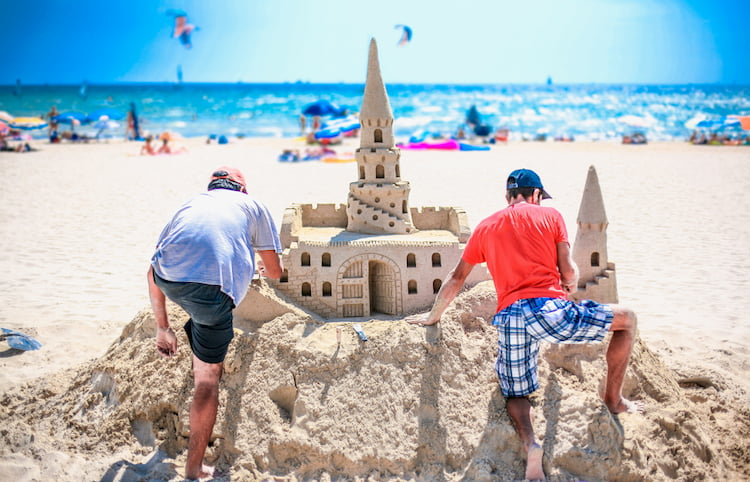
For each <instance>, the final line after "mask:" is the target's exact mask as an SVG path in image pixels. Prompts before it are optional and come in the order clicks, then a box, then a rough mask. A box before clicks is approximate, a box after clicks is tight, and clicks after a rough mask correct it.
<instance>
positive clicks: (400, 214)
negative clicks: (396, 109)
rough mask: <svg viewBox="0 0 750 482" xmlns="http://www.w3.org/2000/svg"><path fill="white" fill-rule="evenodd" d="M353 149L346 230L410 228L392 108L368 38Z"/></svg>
mask: <svg viewBox="0 0 750 482" xmlns="http://www.w3.org/2000/svg"><path fill="white" fill-rule="evenodd" d="M359 121H360V124H361V125H362V130H361V132H360V144H359V146H360V147H359V149H357V151H356V152H355V158H356V160H357V172H358V174H359V180H358V181H357V182H353V183H351V184H350V185H349V198H348V200H347V203H346V214H347V227H346V230H347V231H351V232H356V233H365V234H410V233H414V232H416V231H417V230H416V228H415V227H414V225H413V224H412V221H411V213H410V210H409V191H410V187H409V182H408V181H402V180H401V166H400V164H399V159H400V158H401V150H400V149H398V148H397V147H395V140H394V137H393V111H392V110H391V103H390V101H389V100H388V93H387V92H386V90H385V84H384V83H383V78H382V76H381V75H380V63H379V62H378V47H377V45H376V43H375V39H372V40H371V41H370V55H369V58H368V62H367V82H366V84H365V93H364V97H363V99H362V108H361V109H360V114H359Z"/></svg>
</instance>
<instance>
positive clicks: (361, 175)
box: [359, 166, 365, 179]
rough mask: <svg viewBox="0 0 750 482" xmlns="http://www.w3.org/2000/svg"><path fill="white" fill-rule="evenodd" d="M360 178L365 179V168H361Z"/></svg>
mask: <svg viewBox="0 0 750 482" xmlns="http://www.w3.org/2000/svg"><path fill="white" fill-rule="evenodd" d="M359 178H360V179H364V178H365V166H359Z"/></svg>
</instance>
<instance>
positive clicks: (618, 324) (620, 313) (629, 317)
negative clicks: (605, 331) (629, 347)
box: [611, 305, 638, 333]
mask: <svg viewBox="0 0 750 482" xmlns="http://www.w3.org/2000/svg"><path fill="white" fill-rule="evenodd" d="M611 308H612V313H613V315H614V316H613V318H612V328H611V330H612V331H628V332H631V333H635V330H636V328H637V326H638V317H637V316H636V314H635V311H633V310H631V309H630V308H627V307H625V306H620V305H611Z"/></svg>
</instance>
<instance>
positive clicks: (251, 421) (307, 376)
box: [0, 139, 750, 481]
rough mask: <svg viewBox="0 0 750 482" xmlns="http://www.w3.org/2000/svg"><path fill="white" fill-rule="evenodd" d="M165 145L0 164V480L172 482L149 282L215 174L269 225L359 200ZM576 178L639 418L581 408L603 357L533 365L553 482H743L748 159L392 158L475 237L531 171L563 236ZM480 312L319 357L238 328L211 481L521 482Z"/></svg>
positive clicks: (670, 148) (180, 406) (395, 324)
mask: <svg viewBox="0 0 750 482" xmlns="http://www.w3.org/2000/svg"><path fill="white" fill-rule="evenodd" d="M181 143H182V144H183V145H185V146H187V148H188V152H187V153H184V154H180V155H172V156H139V155H137V154H138V152H139V150H140V144H139V143H134V142H130V143H128V142H123V141H117V140H113V141H111V142H109V143H101V144H87V145H84V144H82V145H51V144H47V143H41V142H37V143H36V144H35V147H38V149H39V150H38V151H36V152H30V153H24V154H15V153H0V173H1V174H2V176H3V179H4V180H5V186H4V188H3V191H2V194H0V197H1V198H2V202H0V219H2V222H1V223H0V239H2V247H3V253H4V256H3V257H2V259H0V270H2V273H3V276H4V281H5V283H4V284H5V287H4V289H3V290H2V291H0V326H2V327H7V328H12V329H16V330H19V331H22V332H24V333H27V334H29V335H32V336H34V337H35V338H36V339H38V340H39V341H40V342H41V343H42V344H43V345H44V346H43V348H42V349H41V350H39V351H35V352H25V353H19V352H17V351H14V350H10V349H7V346H6V345H5V344H2V345H0V366H1V367H2V370H0V400H2V404H0V405H2V408H0V414H2V416H3V419H4V420H5V421H7V424H6V423H5V422H4V425H6V428H5V430H3V434H2V436H0V445H1V446H0V455H1V456H2V457H4V458H5V460H6V463H5V464H3V465H4V467H3V468H0V479H2V480H17V481H20V480H49V479H51V478H57V479H59V480H135V479H136V478H137V477H141V478H142V479H146V480H180V477H179V473H180V468H179V467H180V464H184V455H185V454H184V451H183V449H184V441H183V438H184V437H182V438H181V436H180V434H182V433H183V432H185V431H186V430H187V429H186V428H185V426H186V424H187V412H186V410H187V407H189V403H188V402H189V396H190V389H191V387H192V384H191V380H190V377H189V369H188V367H189V359H188V357H187V355H186V353H184V349H185V346H184V343H183V345H182V347H181V348H182V350H183V351H182V352H181V356H180V357H177V358H176V359H174V360H170V361H168V362H162V361H161V360H160V359H158V358H156V355H155V352H154V350H152V349H151V345H152V342H153V340H152V339H150V338H149V337H152V336H153V333H152V331H149V330H150V329H151V328H150V327H152V326H153V321H152V318H149V316H150V314H149V311H148V309H147V306H148V296H147V291H146V283H145V273H146V270H147V267H148V262H149V258H150V256H151V254H152V249H153V246H154V244H155V242H156V239H157V237H158V234H159V232H160V231H161V229H162V227H163V226H164V224H165V223H166V222H167V221H168V220H169V218H170V217H171V215H172V213H173V212H174V210H175V209H176V208H177V207H178V206H179V205H180V204H181V203H182V202H183V201H185V200H187V199H188V198H189V197H191V196H192V195H193V194H195V193H197V192H199V191H201V190H204V189H205V187H206V184H207V181H208V176H209V174H210V172H211V170H212V169H214V168H216V167H218V166H221V165H232V166H236V167H238V168H240V169H241V170H242V171H243V172H244V173H245V177H246V178H247V181H248V191H249V192H251V193H252V194H253V195H255V196H256V197H257V198H259V199H260V200H262V201H263V202H265V203H266V204H267V205H268V207H269V208H270V210H271V212H272V213H273V214H274V216H275V219H276V221H277V223H278V224H279V225H280V223H281V218H282V215H283V212H284V209H285V208H286V207H288V206H289V205H290V204H292V203H295V202H305V203H316V202H319V203H324V202H325V203H331V202H332V203H345V202H346V196H347V192H348V185H349V182H352V181H354V180H356V168H355V166H356V165H355V164H354V163H322V162H299V163H281V162H278V161H277V156H278V155H279V154H280V153H281V151H282V150H283V149H289V148H298V149H304V147H305V146H304V145H303V144H302V143H301V142H299V141H295V140H293V139H240V140H233V142H232V143H230V144H227V145H206V144H205V142H204V139H186V140H183V141H182V142H181ZM357 146H358V140H356V139H355V140H347V143H346V144H345V145H343V146H338V147H337V149H338V150H339V152H341V153H347V152H353V151H354V150H355V149H356V147H357ZM591 165H594V166H595V167H596V169H597V172H598V176H599V180H600V184H601V187H602V193H603V196H604V202H605V207H606V211H607V217H608V219H609V228H608V240H609V258H610V260H611V261H614V263H615V264H616V268H617V285H618V291H619V298H620V302H621V303H622V304H625V305H628V306H631V307H632V308H634V309H635V311H636V312H637V313H638V316H639V329H640V337H641V341H640V342H639V344H638V347H637V349H636V352H635V354H634V368H633V373H632V374H631V375H629V380H630V382H629V385H628V386H629V387H630V388H629V389H630V391H631V392H632V394H633V395H635V397H636V398H639V397H640V398H642V399H644V400H645V401H646V405H647V410H648V412H647V414H646V415H644V416H641V417H635V416H630V417H623V419H624V420H621V421H618V422H617V423H616V424H614V425H613V423H612V422H611V417H609V415H608V413H602V411H601V405H600V403H599V402H598V400H597V396H596V390H597V384H598V380H597V379H596V378H595V376H599V374H601V373H603V356H593V355H598V354H599V353H598V352H597V351H593V352H592V351H586V350H581V351H577V352H573V354H574V355H575V356H576V357H578V358H579V359H580V360H583V361H582V362H581V361H580V360H579V363H578V364H577V365H576V366H575V367H571V366H569V364H568V362H566V361H565V360H567V358H566V356H565V355H561V354H559V353H557V352H556V351H555V350H548V352H547V354H546V355H545V360H546V361H545V362H544V364H543V365H542V368H543V371H544V374H543V376H544V377H545V378H546V379H549V381H548V382H545V385H544V386H543V389H542V390H540V391H539V392H538V402H537V403H538V404H539V405H540V406H543V407H546V408H544V410H538V411H539V412H540V413H543V416H542V417H541V420H537V421H536V423H537V424H538V425H539V429H538V433H539V434H540V436H544V437H545V444H547V445H545V452H546V453H547V454H548V455H546V456H545V457H546V458H545V466H546V468H547V470H548V473H549V474H550V479H552V480H571V479H578V478H582V479H585V480H615V479H617V480H644V479H650V480H667V479H674V480H698V479H717V478H725V479H726V480H738V479H742V478H745V479H747V478H750V450H749V449H748V447H747V437H748V436H750V411H749V410H748V408H747V407H748V402H750V381H748V378H747V376H746V373H747V372H748V370H750V324H749V323H747V315H746V314H745V310H746V309H747V308H750V279H749V278H748V276H747V272H748V270H750V222H748V215H749V214H750V147H747V146H693V145H689V144H687V143H678V142H665V143H650V144H647V145H621V144H617V143H610V142H599V143H588V142H586V143H584V142H573V143H558V142H545V143H539V142H511V143H509V144H508V145H497V146H493V148H492V149H491V150H490V151H488V152H461V151H452V152H443V151H406V150H404V151H402V154H401V173H402V178H403V179H405V180H408V181H409V182H410V183H411V196H410V205H411V206H412V207H420V206H460V207H463V208H464V209H465V210H466V212H467V213H468V216H469V219H470V223H471V225H472V226H474V225H476V223H478V222H479V221H480V220H481V219H482V218H484V217H485V216H487V215H489V214H491V213H492V212H494V211H496V210H497V209H500V208H502V207H503V206H504V199H503V188H504V187H503V182H504V179H505V177H506V176H507V174H508V173H509V172H510V171H511V170H513V169H516V168H519V167H526V168H530V169H534V170H535V171H537V172H538V173H539V174H540V175H541V177H542V179H543V181H544V184H545V187H546V188H547V190H548V191H549V192H550V194H551V195H552V196H553V199H552V200H550V201H548V202H546V203H547V205H550V206H554V207H556V208H557V209H559V210H560V211H561V212H562V214H563V216H564V218H565V220H566V223H567V225H568V230H569V234H570V237H571V239H575V232H576V224H575V222H576V215H577V212H578V207H579V203H580V200H581V194H582V189H583V185H584V182H585V179H586V173H587V170H588V168H589V166H591ZM491 298H492V293H491V290H489V289H488V288H487V287H486V286H484V287H482V286H480V287H478V288H476V289H474V290H471V291H468V292H466V293H464V295H463V297H462V298H460V299H459V301H458V302H457V304H456V306H455V308H454V309H453V310H452V311H451V312H450V313H448V314H447V315H446V317H445V319H444V320H443V323H441V328H440V330H439V331H438V330H435V331H431V330H427V331H425V330H416V329H414V328H412V327H409V326H406V325H405V324H404V323H402V322H400V321H378V322H370V323H371V326H370V327H369V330H370V331H371V333H372V335H371V338H373V339H374V342H373V343H372V344H371V345H368V347H367V350H364V349H363V348H362V347H361V346H359V345H357V342H356V340H355V338H354V336H353V334H351V333H348V332H347V337H346V340H345V344H344V346H343V347H342V348H341V352H339V351H338V350H337V349H336V346H335V341H333V340H334V339H335V337H334V335H333V328H332V327H331V326H327V325H321V324H319V323H316V322H315V321H314V320H310V319H309V318H308V317H305V316H304V314H298V313H288V314H286V315H284V316H282V317H279V318H277V319H276V320H273V322H270V323H267V324H249V325H247V326H244V331H245V332H246V333H248V336H247V337H238V338H236V339H235V340H236V341H235V342H234V343H233V348H231V350H233V351H232V352H231V353H230V355H231V356H230V359H231V360H230V361H231V363H229V364H228V369H227V376H226V377H225V380H224V381H223V382H222V383H223V387H224V388H223V389H222V405H221V407H220V410H219V411H220V420H219V421H218V422H217V428H216V430H215V431H216V432H217V433H219V434H220V435H219V436H218V437H217V442H216V443H215V444H213V445H212V447H211V448H210V449H211V450H210V452H211V454H212V455H213V456H214V457H215V458H216V460H217V464H218V465H219V467H221V468H223V469H224V470H225V473H227V474H228V475H226V477H227V478H226V479H222V480H230V479H231V480H246V479H248V480H250V479H255V478H262V477H270V476H271V475H274V476H276V477H279V478H281V480H294V479H310V478H314V479H319V480H330V479H334V478H337V477H341V478H344V479H352V480H354V479H358V480H366V479H367V480H378V479H385V478H391V479H400V480H441V479H442V480H461V479H462V477H463V478H464V479H465V480H510V479H513V478H522V476H523V471H522V470H521V467H522V461H519V460H517V459H518V458H519V457H520V455H519V454H520V453H521V451H520V445H519V444H518V443H517V441H515V439H514V433H513V429H512V426H511V425H510V424H509V422H508V419H507V416H506V415H505V413H504V409H503V407H504V402H503V400H502V397H501V396H499V393H498V392H497V391H496V386H495V385H496V383H494V379H493V377H494V372H493V370H492V366H491V362H492V359H493V357H494V350H495V346H496V345H495V339H494V337H495V335H494V330H493V329H492V327H491V326H489V324H488V323H481V322H477V321H476V317H479V318H481V319H484V320H485V321H488V317H491V315H492V313H491V311H492V307H493V303H492V300H491ZM142 310H144V311H142ZM467 313H468V315H473V317H474V318H472V316H467ZM470 318H471V319H470ZM149 323H151V324H149ZM349 335H351V336H349ZM399 343H401V344H402V345H403V346H404V347H407V348H411V349H413V350H412V351H409V350H408V349H406V348H404V349H403V350H399V349H397V347H398V346H399ZM430 346H433V347H439V349H437V348H435V349H434V350H433V349H431V348H429V347H430ZM334 352H335V354H334ZM436 357H437V359H436ZM440 363H444V366H445V373H439V372H437V371H436V369H435V368H436V366H437V365H439V364H440ZM436 364H437V365H436ZM326 366H328V367H329V368H330V367H331V366H333V368H331V370H332V371H331V372H330V373H329V374H327V375H325V374H323V373H320V372H322V371H324V368H325V367H326ZM250 367H252V369H251V368H250ZM274 370H275V372H274ZM290 372H291V373H292V375H291V376H290ZM355 372H356V373H355ZM271 373H277V375H269V374H271ZM101 374H106V377H104V376H103V375H101ZM357 374H359V375H358V376H357ZM449 375H450V376H449ZM326 376H328V377H330V378H325V377H326ZM453 376H455V378H453V380H454V381H453V382H450V383H449V382H447V381H446V380H451V377H453ZM274 377H276V378H274ZM295 377H296V378H295ZM430 377H431V378H434V379H435V380H437V381H436V382H435V383H430V384H428V383H425V382H420V381H419V380H426V379H427V378H430ZM293 378H294V380H293ZM441 380H442V382H441ZM115 382H116V384H117V386H118V389H117V397H114V395H113V393H114V392H113V390H112V387H113V386H114V384H115ZM337 385H338V386H337ZM287 391H288V392H294V395H290V394H289V393H287ZM392 392H400V393H402V394H403V397H405V398H404V399H395V398H388V396H387V394H388V393H392ZM269 393H271V395H269ZM303 394H304V396H303ZM448 396H450V397H453V400H452V401H447V400H445V399H443V401H442V403H441V402H440V400H441V398H442V397H448ZM160 397H161V400H160ZM169 397H171V398H169ZM409 397H411V398H409ZM396 398H397V397H396ZM261 399H262V400H263V402H261V401H260V400H261ZM167 400H169V401H167ZM368 400H370V404H369V406H368V403H367V401H368ZM550 400H554V401H556V403H555V405H554V407H555V408H554V409H552V408H550V406H548V405H547V404H548V403H550V402H549V401H550ZM303 402H304V403H303ZM160 404H161V405H160ZM139 406H140V407H141V409H139V408H138V407H139ZM428 406H429V407H428ZM82 407H85V408H86V409H82ZM426 407H427V408H426ZM66 410H67V412H66ZM139 410H141V411H139ZM285 411H286V412H285ZM357 411H359V412H357ZM605 412H606V410H605ZM415 414H416V415H415ZM375 420H382V422H380V421H379V422H378V424H374V421H375ZM60 421H62V423H60ZM376 425H377V426H376ZM618 426H619V428H620V429H622V432H620V431H618V430H616V427H618ZM94 427H96V428H94ZM143 427H149V428H151V430H146V429H144V428H143ZM613 427H615V428H613ZM149 433H150V434H151V435H150V436H148V434H149ZM228 433H231V434H232V435H231V436H229V435H227V434H228ZM623 433H624V436H623V435H622V434H623ZM144 434H145V435H144ZM170 434H171V435H170ZM326 434H327V435H326ZM354 434H356V435H354ZM613 434H614V435H613ZM358 437H359V438H358ZM618 437H619V438H618ZM613 440H614V441H613ZM618 440H619V441H620V442H621V443H620V444H618V443H616V441H618ZM435 441H441V444H439V445H438V446H436V445H434V442H435ZM362 442H364V443H366V444H368V445H367V447H366V448H361V447H360V448H356V445H357V444H358V443H362ZM577 445H582V446H586V447H589V448H590V449H591V447H593V449H591V450H588V451H587V449H580V450H578V449H576V446H577ZM607 457H609V458H607ZM605 459H606V460H605ZM326 461H327V462H326ZM618 470H619V471H618ZM587 471H588V472H587ZM128 474H129V475H128ZM134 474H135V475H134ZM264 474H265V475H264ZM269 474H271V475H269ZM127 477H131V478H127ZM285 477H286V478H285Z"/></svg>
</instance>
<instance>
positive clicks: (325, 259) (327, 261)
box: [320, 253, 331, 266]
mask: <svg viewBox="0 0 750 482" xmlns="http://www.w3.org/2000/svg"><path fill="white" fill-rule="evenodd" d="M320 265H321V266H331V253H323V256H322V257H321V259H320Z"/></svg>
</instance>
